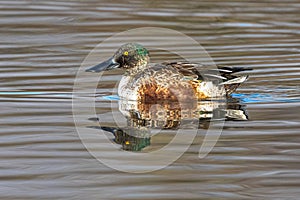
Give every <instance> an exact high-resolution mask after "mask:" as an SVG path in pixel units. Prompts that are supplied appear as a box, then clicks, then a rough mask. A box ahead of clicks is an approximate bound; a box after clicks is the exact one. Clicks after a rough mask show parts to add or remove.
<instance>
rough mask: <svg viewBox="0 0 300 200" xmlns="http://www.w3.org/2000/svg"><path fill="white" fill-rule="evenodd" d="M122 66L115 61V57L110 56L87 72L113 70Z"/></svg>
mask: <svg viewBox="0 0 300 200" xmlns="http://www.w3.org/2000/svg"><path fill="white" fill-rule="evenodd" d="M119 66H120V64H119V63H117V62H115V61H114V59H113V58H110V59H108V60H106V61H104V62H102V63H99V64H98V65H95V66H93V67H91V68H89V69H87V70H85V71H86V72H102V71H106V70H111V69H115V68H118V67H119Z"/></svg>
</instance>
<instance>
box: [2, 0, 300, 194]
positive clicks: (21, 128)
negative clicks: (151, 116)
mask: <svg viewBox="0 0 300 200" xmlns="http://www.w3.org/2000/svg"><path fill="white" fill-rule="evenodd" d="M0 8H1V13H0V16H1V18H0V25H1V26H0V29H1V32H0V41H1V42H0V52H1V56H0V66H1V67H0V70H1V73H0V80H1V89H0V90H1V91H0V104H1V108H2V109H1V111H0V121H1V130H0V143H1V145H0V158H1V159H0V180H1V181H0V196H1V198H2V199H298V198H299V196H300V193H299V189H298V188H299V178H300V171H299V166H300V163H299V156H300V152H299V142H300V141H299V128H300V123H299V122H300V120H299V112H300V103H299V101H300V95H299V85H300V78H299V75H300V70H299V65H300V56H299V52H300V45H299V44H300V37H299V34H300V32H299V18H300V14H299V8H300V3H299V2H298V1H288V2H282V1H262V2H244V1H229V2H228V1H227V2H224V1H219V0H214V1H206V2H205V1H204V2H202V1H201V2H199V1H188V2H184V3H183V2H182V1H169V0H165V1H155V2H154V1H139V0H133V1H129V2H123V1H113V2H112V1H76V0H74V1H64V0H60V1H29V0H20V1H5V0H4V1H1V3H0ZM144 26H156V27H163V28H171V29H174V30H178V31H181V32H183V33H185V34H187V35H189V36H191V37H193V38H194V39H195V40H197V41H198V42H199V43H201V45H203V46H204V47H205V49H206V50H207V51H208V53H209V54H210V55H211V57H212V58H213V59H214V61H215V62H216V63H217V64H226V65H233V66H246V67H252V68H253V69H254V70H253V71H252V72H251V76H250V79H249V80H248V81H247V83H245V84H243V85H242V87H240V89H239V90H238V91H237V93H236V94H235V96H234V97H235V98H239V99H240V101H241V102H242V103H243V104H244V105H245V106H246V108H247V112H248V115H249V120H248V121H228V122H226V123H225V126H224V130H223V132H222V135H221V137H220V138H219V141H218V143H217V144H216V146H215V148H214V149H213V151H212V152H211V153H210V154H209V155H208V156H207V157H206V158H204V159H199V158H198V150H199V146H200V144H201V141H202V139H203V135H201V134H199V135H198V136H197V137H196V139H195V141H194V144H193V145H192V146H191V148H190V149H189V150H188V151H187V152H186V153H185V154H184V155H183V156H182V157H181V158H180V159H179V160H177V161H176V162H175V163H173V164H172V165H170V166H168V167H167V168H165V169H162V170H159V171H156V172H152V173H148V174H129V173H122V172H118V171H116V170H114V169H110V168H108V167H106V166H105V165H103V164H101V163H99V162H98V161H97V160H96V159H94V158H93V157H92V156H91V155H90V154H89V153H88V151H87V150H86V149H85V147H84V146H83V145H82V143H81V141H80V139H79V137H78V135H77V132H76V130H75V127H74V122H73V117H72V105H71V101H72V88H73V82H74V78H75V74H76V72H77V70H78V68H79V66H80V64H81V62H82V61H83V60H84V58H85V56H87V54H88V53H89V52H90V51H91V50H92V49H93V48H94V47H95V46H96V45H97V44H98V43H99V42H101V41H103V40H105V39H106V38H107V37H110V36H112V35H113V34H114V33H118V32H120V31H125V30H128V29H131V28H138V27H144ZM111 45H112V46H111V47H107V51H111V48H116V47H118V46H119V45H120V44H111ZM154 45H155V44H154ZM179 48H180V47H179ZM152 59H153V60H154V61H156V62H159V61H163V60H169V59H170V57H168V56H166V55H165V54H163V53H161V54H160V53H156V54H155V53H154V54H153V58H152ZM120 77H121V74H120V72H119V71H117V72H109V73H106V74H105V75H104V78H106V79H105V80H107V81H106V84H103V85H100V86H99V88H98V90H97V93H98V95H99V97H100V98H99V99H98V100H99V102H98V104H97V112H98V114H99V115H100V116H106V117H107V118H103V120H106V125H111V126H113V125H114V123H113V121H112V120H111V117H110V116H111V113H112V110H113V111H117V110H118V103H117V101H116V100H112V102H113V103H111V100H107V99H104V100H103V99H101V97H103V96H109V95H115V90H112V88H113V87H114V86H115V83H116V81H117V80H118V79H119V78H120ZM111 105H113V107H112V108H111ZM90 117H91V118H92V117H95V116H90ZM88 118H89V117H88V116H87V123H88V124H90V126H97V122H94V121H90V120H88ZM84 126H85V125H84ZM168 137H169V136H168V135H166V136H162V137H161V138H160V140H158V141H156V143H157V144H160V145H164V144H166V143H165V142H167V141H168ZM164 139H165V140H164ZM154 142H155V141H154ZM112 154H113V152H112Z"/></svg>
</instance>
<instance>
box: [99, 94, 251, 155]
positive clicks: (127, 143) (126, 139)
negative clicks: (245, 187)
mask: <svg viewBox="0 0 300 200" xmlns="http://www.w3.org/2000/svg"><path fill="white" fill-rule="evenodd" d="M119 110H120V111H121V113H122V114H123V115H124V116H125V117H126V119H127V127H124V128H119V127H95V128H99V129H102V130H104V131H108V132H111V133H113V135H114V137H115V138H114V142H115V143H117V144H120V145H121V146H122V149H123V150H127V151H141V150H143V149H144V148H145V147H147V146H149V145H150V144H151V143H150V142H151V137H152V134H151V130H152V129H178V128H186V129H197V128H204V129H206V128H208V127H209V124H210V121H211V120H220V119H221V120H222V119H225V120H247V119H248V116H247V112H246V109H245V105H242V104H240V103H239V101H238V99H229V101H227V103H226V102H221V101H201V102H198V103H197V104H195V105H193V106H191V105H188V104H187V105H186V107H185V106H184V105H183V106H182V104H181V105H179V103H178V102H177V103H176V102H170V101H169V102H167V101H165V102H160V104H155V103H142V102H138V101H124V100H120V101H119ZM153 137H155V136H153Z"/></svg>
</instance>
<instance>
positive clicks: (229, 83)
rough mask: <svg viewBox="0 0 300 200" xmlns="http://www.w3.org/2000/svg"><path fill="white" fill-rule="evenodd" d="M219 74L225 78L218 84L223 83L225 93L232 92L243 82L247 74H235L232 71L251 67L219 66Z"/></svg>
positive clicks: (247, 69)
mask: <svg viewBox="0 0 300 200" xmlns="http://www.w3.org/2000/svg"><path fill="white" fill-rule="evenodd" d="M219 70H220V74H221V76H222V77H225V78H226V80H224V82H222V83H220V84H219V85H224V87H225V90H226V93H227V95H230V94H232V93H233V92H234V91H235V90H236V89H237V88H238V87H239V86H240V84H242V83H243V82H245V81H246V80H247V79H248V77H249V76H248V75H243V76H237V75H234V73H237V72H242V71H249V70H252V68H244V67H227V66H225V67H220V68H219Z"/></svg>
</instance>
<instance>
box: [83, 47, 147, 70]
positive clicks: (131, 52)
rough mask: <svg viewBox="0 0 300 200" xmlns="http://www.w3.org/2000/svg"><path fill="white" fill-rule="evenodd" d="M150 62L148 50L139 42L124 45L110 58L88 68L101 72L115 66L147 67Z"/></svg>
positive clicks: (126, 67)
mask: <svg viewBox="0 0 300 200" xmlns="http://www.w3.org/2000/svg"><path fill="white" fill-rule="evenodd" d="M148 62H149V52H148V50H147V49H146V48H145V47H143V46H142V45H140V44H137V43H127V44H124V45H122V46H121V47H120V48H119V49H118V50H117V51H116V53H115V54H114V55H113V56H112V57H111V58H109V59H108V60H106V61H104V62H102V63H100V64H98V65H96V66H94V67H92V68H90V69H88V70H86V71H88V72H100V71H105V70H110V69H114V68H123V69H133V68H141V67H145V66H146V65H147V63H148Z"/></svg>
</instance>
